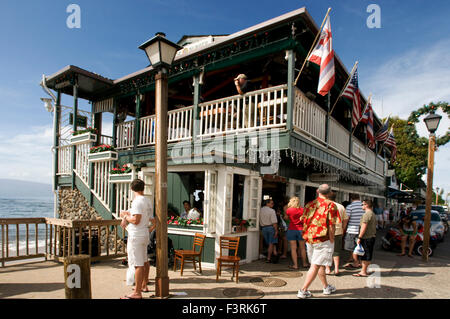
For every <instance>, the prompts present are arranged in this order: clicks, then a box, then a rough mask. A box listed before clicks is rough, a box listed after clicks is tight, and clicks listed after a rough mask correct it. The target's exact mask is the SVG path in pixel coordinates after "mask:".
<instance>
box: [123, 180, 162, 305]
mask: <svg viewBox="0 0 450 319" xmlns="http://www.w3.org/2000/svg"><path fill="white" fill-rule="evenodd" d="M144 188H145V184H144V182H143V181H142V180H140V179H135V180H134V181H133V182H132V183H131V190H132V191H133V194H134V200H133V202H132V204H131V209H130V211H129V212H127V211H124V212H121V213H120V217H122V218H123V220H122V224H121V226H122V227H127V231H128V242H127V253H128V264H129V265H130V267H133V266H134V267H135V269H136V271H135V281H136V285H135V288H134V292H133V293H132V294H131V295H128V296H125V297H123V299H142V292H148V288H147V283H148V279H149V278H148V276H149V272H150V263H149V262H148V256H147V246H148V244H149V241H150V238H149V222H150V221H151V222H152V223H154V222H155V219H154V217H153V208H152V203H151V202H150V200H149V199H148V198H147V197H145V196H144Z"/></svg>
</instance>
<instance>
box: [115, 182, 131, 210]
mask: <svg viewBox="0 0 450 319" xmlns="http://www.w3.org/2000/svg"><path fill="white" fill-rule="evenodd" d="M130 185H131V183H130V182H126V183H116V214H117V215H119V214H120V212H121V211H128V210H129V209H130V208H131V194H130V190H131V189H130Z"/></svg>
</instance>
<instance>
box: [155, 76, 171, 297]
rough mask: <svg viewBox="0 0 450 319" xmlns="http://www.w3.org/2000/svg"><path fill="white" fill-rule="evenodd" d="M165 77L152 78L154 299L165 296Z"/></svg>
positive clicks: (166, 96)
mask: <svg viewBox="0 0 450 319" xmlns="http://www.w3.org/2000/svg"><path fill="white" fill-rule="evenodd" d="M167 104H168V76H167V73H165V72H164V70H160V71H159V72H158V74H157V75H156V76H155V107H156V112H155V113H156V144H155V150H156V157H155V213H156V236H157V237H156V278H155V295H156V297H160V298H166V297H168V296H169V275H168V264H167V263H168V256H167V254H168V251H167V244H168V240H167V108H168V106H167Z"/></svg>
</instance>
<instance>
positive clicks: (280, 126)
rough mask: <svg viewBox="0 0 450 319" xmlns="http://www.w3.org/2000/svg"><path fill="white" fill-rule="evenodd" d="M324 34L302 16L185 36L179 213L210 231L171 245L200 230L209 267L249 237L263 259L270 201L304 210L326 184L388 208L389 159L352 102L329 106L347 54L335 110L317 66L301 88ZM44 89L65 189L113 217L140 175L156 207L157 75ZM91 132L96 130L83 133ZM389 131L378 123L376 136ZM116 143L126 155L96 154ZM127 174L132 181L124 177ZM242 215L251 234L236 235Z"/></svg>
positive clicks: (178, 78) (48, 81)
mask: <svg viewBox="0 0 450 319" xmlns="http://www.w3.org/2000/svg"><path fill="white" fill-rule="evenodd" d="M318 31H319V28H318V26H317V24H316V23H315V22H314V21H313V19H312V18H311V16H310V15H309V13H308V12H307V11H306V9H305V8H301V9H298V10H295V11H292V12H289V13H287V14H284V15H282V16H279V17H276V18H274V19H271V20H269V21H266V22H263V23H260V24H258V25H255V26H252V27H249V28H247V29H245V30H242V31H239V32H236V33H233V34H231V35H218V36H215V35H210V36H184V37H183V38H182V39H181V40H180V41H179V42H178V44H180V45H181V46H182V47H183V48H182V49H181V50H179V51H178V53H177V55H176V57H175V60H174V63H173V65H172V66H171V68H170V69H169V94H168V96H169V113H168V119H167V126H168V140H167V145H168V172H169V173H168V203H169V205H168V206H169V207H168V209H169V212H170V213H174V214H180V213H181V212H182V211H183V201H185V200H187V201H189V202H190V203H191V205H193V206H194V207H197V208H198V209H199V210H200V211H201V212H202V217H203V221H204V222H203V225H192V226H189V227H180V226H176V225H169V237H170V238H171V239H172V242H173V244H174V247H175V249H179V248H183V249H189V248H190V247H192V240H193V235H194V233H195V232H202V233H204V234H206V236H207V239H206V242H205V248H204V256H203V261H204V263H205V266H208V264H209V265H210V266H211V267H212V266H214V262H215V256H217V255H218V248H219V247H218V238H219V236H222V235H230V234H233V235H236V236H240V237H241V245H240V252H239V254H240V256H241V258H242V260H243V261H242V262H243V263H245V262H250V261H253V260H256V259H258V257H259V240H260V234H259V226H258V224H259V222H258V220H259V210H260V207H261V204H262V200H263V199H267V198H273V199H274V201H275V204H281V203H282V201H283V199H284V198H285V197H289V196H293V195H296V196H298V197H299V198H300V200H301V204H302V205H304V204H305V203H306V202H308V201H310V200H312V199H314V198H315V194H316V188H317V186H318V185H319V184H322V183H324V182H326V183H328V184H330V185H331V186H332V187H333V188H334V189H335V190H337V191H338V201H339V202H342V201H344V200H348V199H349V194H350V193H358V194H360V195H361V196H362V197H364V198H371V199H374V200H375V201H378V202H381V203H383V204H385V200H386V198H385V195H386V185H385V175H386V172H387V160H386V158H385V157H384V155H385V152H386V151H388V150H380V152H375V151H372V150H371V149H369V148H368V147H367V143H366V134H365V130H364V129H365V128H364V125H362V124H361V125H359V126H358V127H357V129H356V130H355V132H354V134H352V128H351V112H352V103H351V101H349V100H347V99H344V98H341V99H340V100H339V101H338V103H337V105H336V108H335V109H334V111H333V113H332V114H330V112H329V109H328V108H329V105H333V104H334V102H335V101H336V99H337V97H338V95H339V93H340V92H341V90H342V88H343V86H344V85H345V83H346V81H347V79H348V77H349V72H348V71H347V69H346V68H345V66H344V65H343V63H342V62H341V61H340V59H339V57H338V56H337V55H335V68H336V70H335V71H336V81H335V85H334V87H333V88H332V91H331V100H330V101H329V102H328V101H327V96H325V97H322V96H321V95H318V94H317V93H316V92H317V84H318V77H319V68H318V67H317V66H316V65H315V64H309V65H307V67H306V68H305V70H304V71H303V72H302V75H301V77H300V80H299V81H298V83H297V84H296V85H295V84H294V81H295V77H296V75H297V74H298V71H299V69H300V67H301V65H302V63H303V61H304V59H305V57H306V54H307V52H308V51H309V48H310V47H311V45H312V43H313V40H314V38H315V36H316V34H317V32H318ZM242 73H243V74H246V75H247V77H248V80H249V83H250V84H251V85H252V90H251V91H249V92H247V93H245V94H244V95H240V94H238V92H237V91H236V88H235V85H234V81H233V79H234V78H235V77H236V76H237V75H238V74H242ZM43 82H45V83H42V84H43V85H44V86H46V87H48V88H49V89H52V90H54V91H55V92H56V93H57V103H56V104H57V105H56V108H55V112H54V114H55V118H54V124H55V125H54V127H55V139H54V144H55V145H54V146H55V153H54V157H55V158H54V161H55V165H54V170H55V171H54V174H55V190H59V191H61V190H64V189H77V190H78V191H79V192H80V193H81V194H83V196H84V197H85V198H86V200H87V201H88V202H89V205H90V206H91V207H93V208H95V210H96V211H97V212H98V213H99V214H100V215H101V216H102V218H104V219H114V218H116V217H117V216H118V213H119V212H120V211H121V210H126V209H128V208H129V207H130V205H131V200H132V198H131V194H130V193H131V192H130V188H129V185H130V182H131V180H132V179H133V178H135V177H140V178H142V179H143V180H144V181H145V183H146V189H145V194H146V196H149V197H150V198H151V199H153V193H154V182H153V181H154V173H155V170H154V161H155V147H154V146H155V145H154V144H155V111H154V110H155V105H154V101H155V71H154V70H153V68H152V66H148V67H145V68H143V69H141V70H138V71H136V72H134V73H132V74H130V75H127V76H125V77H123V78H120V79H117V80H111V79H107V78H104V77H102V76H100V75H98V74H95V73H92V72H89V71H86V70H83V69H81V68H78V67H75V66H72V65H70V66H67V67H65V68H63V69H62V70H60V71H58V72H57V73H55V74H53V75H51V76H47V77H45V81H43ZM62 94H67V95H71V96H73V101H74V103H73V106H71V107H67V106H62V105H60V104H61V103H60V101H61V96H62ZM79 99H84V100H87V101H89V102H90V104H91V110H81V108H79V107H78V104H79ZM365 102H366V99H365V98H364V96H362V103H363V104H365ZM108 116H109V117H110V118H112V134H111V135H110V136H106V134H105V127H106V125H107V123H106V122H107V118H108ZM89 126H92V127H93V128H95V129H96V131H95V132H85V133H83V134H78V135H72V131H80V130H83V129H86V128H87V127H89ZM380 127H381V122H380V120H379V119H378V118H377V117H376V116H375V119H374V131H375V132H376V131H377V130H378V129H379V128H380ZM105 144H107V145H111V146H113V147H114V150H113V151H108V150H107V149H102V150H105V151H103V152H97V153H90V149H91V147H94V146H98V145H105ZM380 147H381V145H380ZM377 153H381V155H383V156H380V155H377ZM117 165H119V166H120V167H121V168H122V167H123V165H127V167H129V169H128V170H129V171H130V172H128V173H127V172H126V173H124V174H113V173H114V172H118V171H113V169H114V167H116V166H117ZM119 173H122V171H120V172H119ZM55 200H56V201H57V200H58V198H56V199H55ZM235 218H239V219H244V220H247V221H249V223H250V226H249V227H248V228H247V229H239V228H238V227H234V225H233V220H234V219H235Z"/></svg>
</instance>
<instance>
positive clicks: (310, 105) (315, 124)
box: [292, 88, 327, 142]
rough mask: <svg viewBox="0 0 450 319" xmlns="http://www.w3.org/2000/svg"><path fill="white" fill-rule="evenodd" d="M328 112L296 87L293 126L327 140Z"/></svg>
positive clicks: (323, 140) (321, 139)
mask: <svg viewBox="0 0 450 319" xmlns="http://www.w3.org/2000/svg"><path fill="white" fill-rule="evenodd" d="M326 119H327V112H326V111H325V110H323V109H322V108H321V107H320V106H319V105H317V104H316V103H315V102H313V101H311V100H310V99H308V98H307V97H306V96H305V95H304V94H303V92H302V91H300V90H299V89H297V88H295V102H294V109H293V116H292V120H293V123H292V125H293V127H294V129H296V130H299V131H301V132H303V133H306V134H307V135H309V136H312V137H314V138H316V139H318V140H319V141H320V142H325V125H326Z"/></svg>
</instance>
